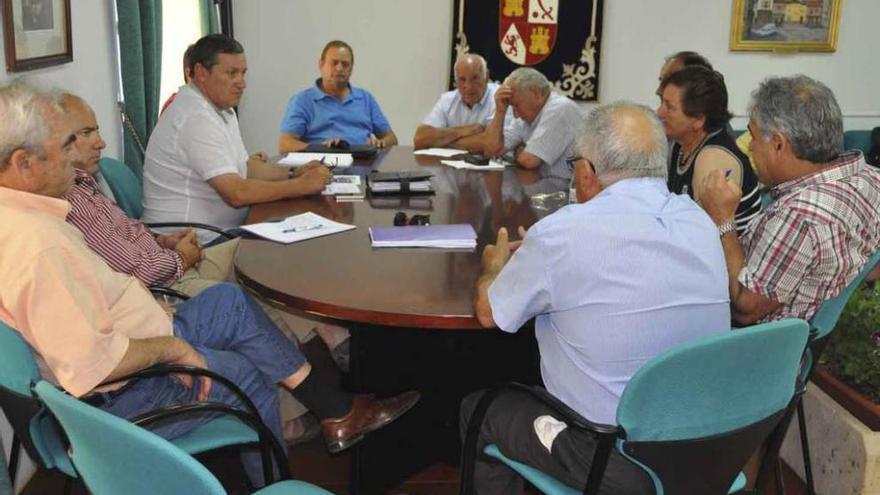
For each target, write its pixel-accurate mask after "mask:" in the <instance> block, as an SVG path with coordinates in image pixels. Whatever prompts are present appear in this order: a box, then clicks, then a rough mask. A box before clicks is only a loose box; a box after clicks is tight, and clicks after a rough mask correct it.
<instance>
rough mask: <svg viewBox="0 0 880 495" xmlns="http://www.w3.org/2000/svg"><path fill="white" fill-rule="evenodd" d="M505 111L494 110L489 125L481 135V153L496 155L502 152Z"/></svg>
mask: <svg viewBox="0 0 880 495" xmlns="http://www.w3.org/2000/svg"><path fill="white" fill-rule="evenodd" d="M505 113H506V112H499V111H497V110H496V111H495V116H494V117H492V121H491V122H489V127H487V128H486V131H485V133H484V136H483V154H484V155H486V156H497V155H500V154H501V153H503V152H504V114H505Z"/></svg>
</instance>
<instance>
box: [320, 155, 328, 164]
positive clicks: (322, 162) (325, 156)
mask: <svg viewBox="0 0 880 495" xmlns="http://www.w3.org/2000/svg"><path fill="white" fill-rule="evenodd" d="M325 158H327V155H324V156H322V157H321V165H323V164H324V159H325Z"/></svg>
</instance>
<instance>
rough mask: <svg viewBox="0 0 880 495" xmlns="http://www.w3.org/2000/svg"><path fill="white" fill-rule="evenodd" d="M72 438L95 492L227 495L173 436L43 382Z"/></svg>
mask: <svg viewBox="0 0 880 495" xmlns="http://www.w3.org/2000/svg"><path fill="white" fill-rule="evenodd" d="M34 390H35V392H36V394H37V395H38V396H39V398H40V399H41V400H42V401H43V403H45V404H46V407H48V409H49V410H50V411H51V412H52V414H53V415H54V416H55V417H56V418H58V421H59V423H61V426H62V428H64V432H65V433H66V434H67V438H68V439H69V440H70V447H71V454H70V456H71V459H72V460H73V465H74V466H76V470H77V472H78V473H79V474H80V475H81V476H82V479H83V481H84V483H85V485H86V486H87V487H88V489H89V491H90V492H92V493H94V494H95V495H102V494H114V495H115V494H125V495H141V494H143V495H146V494H155V493H188V494H197V495H202V494H205V495H207V494H223V493H226V492H225V491H224V489H223V486H222V485H221V484H220V482H219V481H218V480H217V478H215V477H214V476H213V475H212V474H211V473H210V472H209V471H208V470H207V469H205V467H204V466H202V465H201V464H199V463H198V461H196V460H195V459H193V458H192V457H191V456H189V455H188V454H187V453H186V452H184V451H182V450H181V449H179V448H177V447H175V446H174V445H173V444H171V443H170V442H168V441H167V440H165V439H163V438H161V437H159V436H158V435H155V434H153V433H151V432H149V431H147V430H144V429H143V428H139V427H138V426H135V425H133V424H132V423H129V422H128V421H125V420H124V419H121V418H118V417H116V416H113V415H112V414H109V413H106V412H104V411H101V410H100V409H97V408H94V407H92V406H90V405H88V404H85V403H83V402H80V401H78V400H76V399H74V398H72V397H70V396H69V395H67V394H65V393H63V392H61V391H60V390H58V389H56V388H55V387H53V386H52V385H51V384H50V383H48V382H45V381H41V382H39V383H37V385H36V387H35V388H34ZM256 493H258V494H261V495H281V494H290V495H294V494H296V495H326V494H328V493H329V492H326V491H324V490H322V489H320V488H318V487H316V486H313V485H309V484H308V483H304V482H301V481H292V480H288V481H281V482H278V483H275V484H274V485H271V486H268V487H266V488H264V489H262V490H259V491H258V492H256Z"/></svg>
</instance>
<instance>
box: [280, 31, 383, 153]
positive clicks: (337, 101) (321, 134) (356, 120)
mask: <svg viewBox="0 0 880 495" xmlns="http://www.w3.org/2000/svg"><path fill="white" fill-rule="evenodd" d="M353 68H354V51H353V50H352V49H351V47H350V46H349V45H348V43H346V42H344V41H339V40H333V41H331V42H329V43H327V45H325V46H324V50H323V51H322V52H321V59H320V60H319V61H318V69H319V70H320V71H321V78H320V79H318V80H316V81H315V85H314V86H312V87H311V88H309V89H306V90H303V91H300V92H299V93H297V94H295V95H294V96H293V98H291V99H290V102H289V103H288V104H287V111H286V112H285V113H284V118H283V119H282V120H281V137H280V138H279V139H278V149H279V151H280V152H281V153H287V152H290V151H300V150H302V149H304V148H305V147H306V146H308V145H309V144H310V143H323V144H333V143H337V142H339V141H340V140H345V141H346V142H347V143H349V144H372V145H375V146H376V147H378V148H384V147H386V146H394V145H395V144H397V136H396V135H395V134H394V131H393V130H391V124H389V123H388V119H386V118H385V114H383V113H382V109H381V108H379V103H378V102H376V99H375V98H373V95H371V94H370V92H369V91H367V90H365V89H362V88H356V87H354V86H352V85H351V84H350V83H349V79H350V78H351V71H352V69H353Z"/></svg>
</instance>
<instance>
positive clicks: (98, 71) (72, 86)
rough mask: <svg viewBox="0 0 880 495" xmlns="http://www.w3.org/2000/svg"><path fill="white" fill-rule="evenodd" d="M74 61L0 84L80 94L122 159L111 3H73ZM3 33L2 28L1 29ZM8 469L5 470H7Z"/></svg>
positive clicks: (23, 473)
mask: <svg viewBox="0 0 880 495" xmlns="http://www.w3.org/2000/svg"><path fill="white" fill-rule="evenodd" d="M70 20H71V29H72V31H73V61H72V62H70V63H67V64H63V65H56V66H54V67H48V68H45V69H38V70H33V71H28V72H21V73H7V72H6V65H5V63H3V64H0V82H5V81H7V80H9V79H12V78H15V77H19V76H26V77H27V78H28V79H33V80H35V81H37V82H39V83H40V84H44V85H49V86H56V87H59V88H63V89H64V90H67V91H70V92H72V93H75V94H78V95H80V96H82V97H83V98H85V99H86V101H88V102H89V103H90V104H91V105H92V107H93V108H94V109H95V115H96V116H97V118H98V125H100V126H101V135H102V136H103V137H104V139H105V140H106V141H107V149H106V150H105V152H104V153H105V154H106V155H107V156H117V157H118V156H121V155H122V151H121V150H122V147H121V145H120V143H121V139H122V138H121V132H122V131H121V126H120V124H119V118H118V117H117V115H118V113H117V111H116V95H117V87H118V84H117V82H116V54H115V50H116V48H115V41H114V40H115V36H116V35H115V27H114V25H113V23H114V20H113V8H112V2H111V1H110V0H73V1H72V2H71V15H70ZM0 32H2V26H0ZM0 436H2V437H3V440H4V445H3V448H4V449H6V451H5V452H7V453H8V449H9V440H10V439H11V438H12V434H11V432H10V429H9V425H8V423H7V422H6V418H5V417H3V415H2V414H0ZM20 466H21V468H20V469H19V475H18V481H19V486H21V485H22V483H23V482H24V481H27V478H28V477H29V476H30V473H31V472H32V471H33V465H32V464H31V463H29V462H28V461H27V460H25V461H24V465H20ZM4 469H5V468H4Z"/></svg>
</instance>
